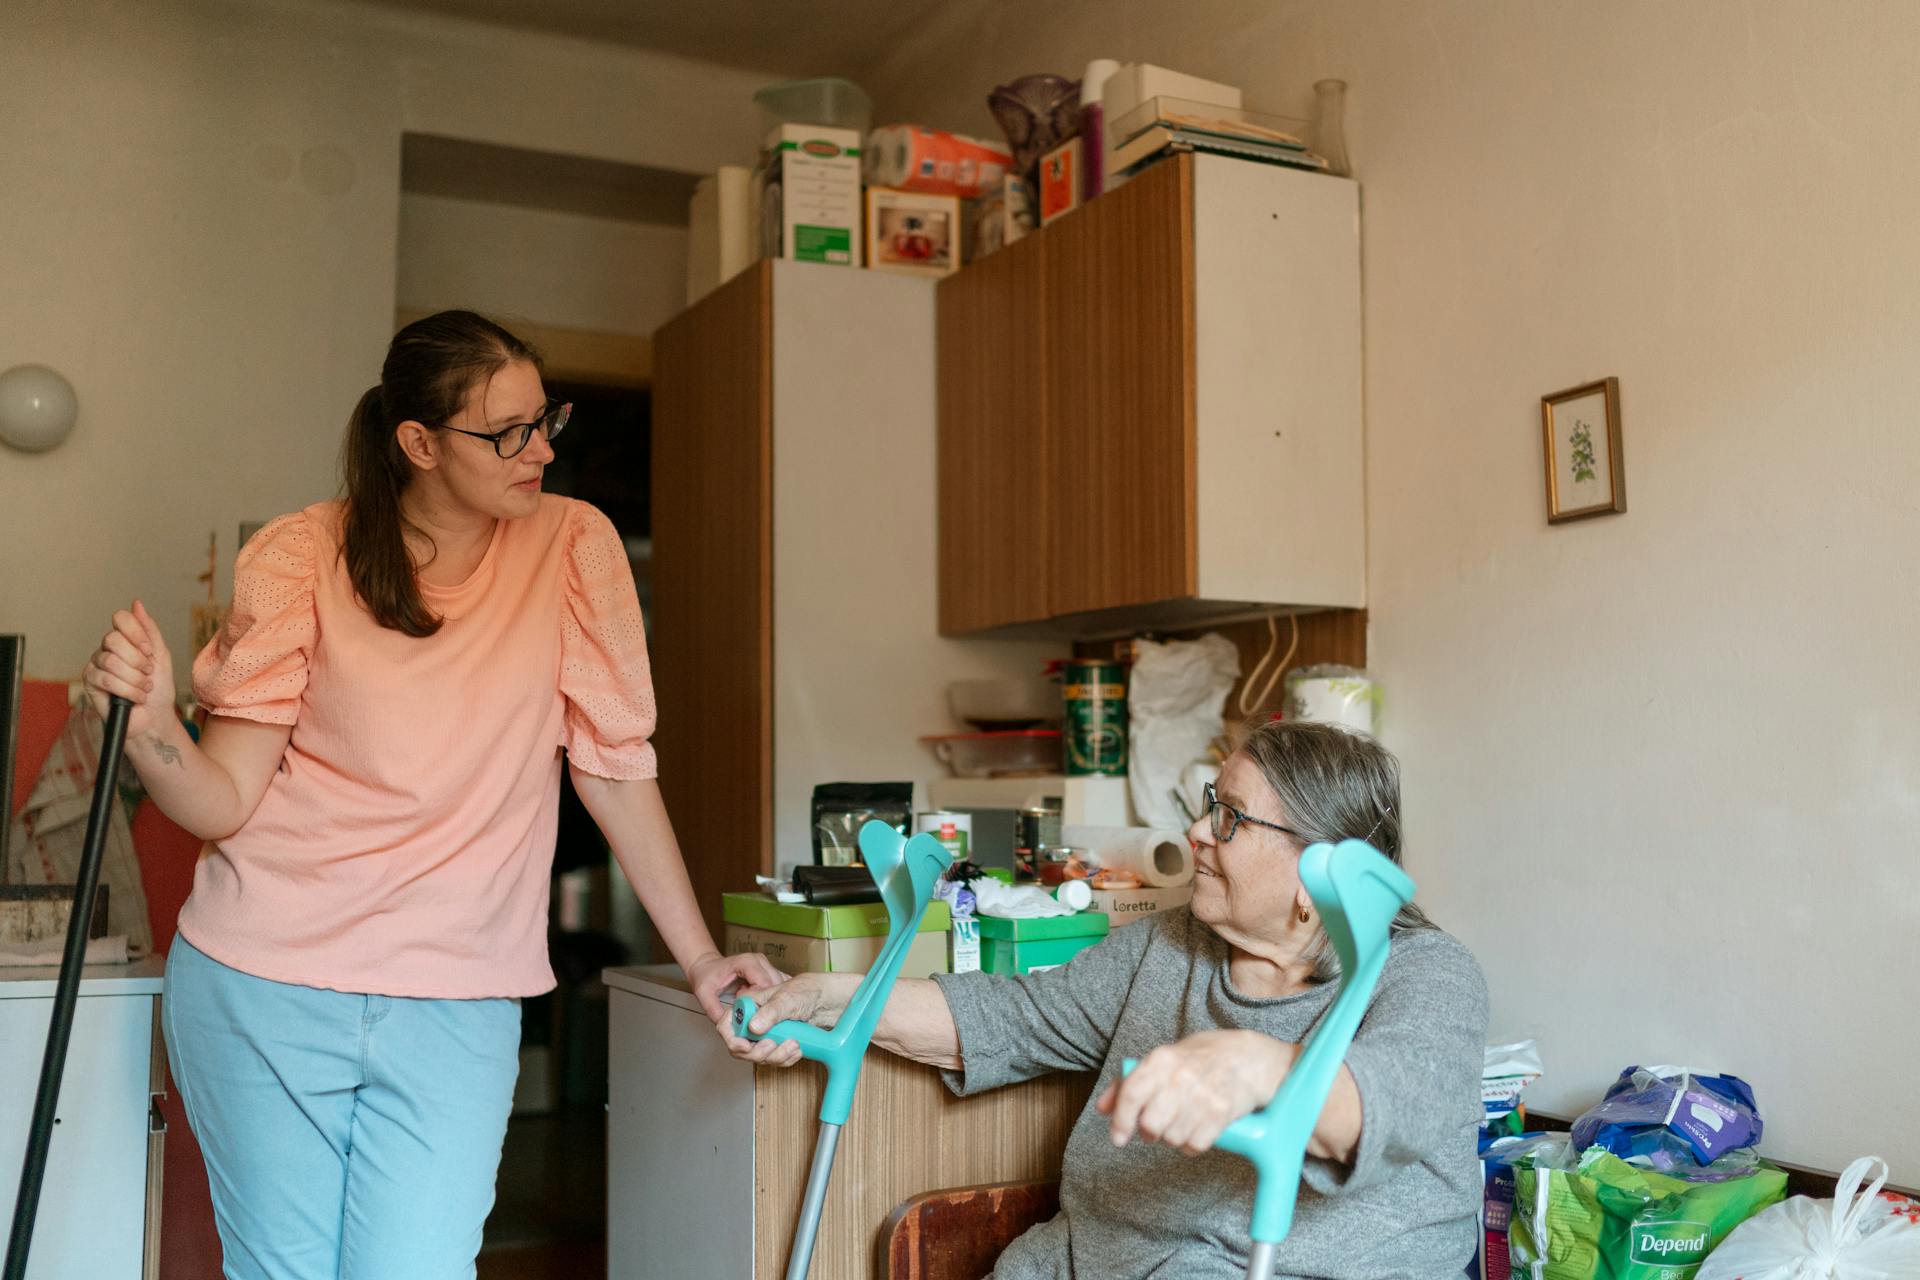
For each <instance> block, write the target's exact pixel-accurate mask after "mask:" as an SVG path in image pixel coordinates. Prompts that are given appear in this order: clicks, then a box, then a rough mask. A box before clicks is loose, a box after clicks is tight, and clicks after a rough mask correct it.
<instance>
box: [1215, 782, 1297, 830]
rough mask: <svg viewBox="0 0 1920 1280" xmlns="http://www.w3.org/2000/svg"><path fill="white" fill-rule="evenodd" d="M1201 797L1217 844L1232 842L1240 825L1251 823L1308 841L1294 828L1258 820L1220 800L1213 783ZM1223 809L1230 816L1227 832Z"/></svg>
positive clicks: (1261, 819) (1263, 819) (1262, 819)
mask: <svg viewBox="0 0 1920 1280" xmlns="http://www.w3.org/2000/svg"><path fill="white" fill-rule="evenodd" d="M1200 795H1201V799H1202V800H1203V801H1204V802H1205V804H1206V807H1207V808H1206V813H1207V827H1208V829H1209V830H1211V831H1212V832H1213V838H1214V840H1215V842H1217V843H1219V844H1227V843H1229V842H1231V841H1232V839H1233V837H1234V833H1235V832H1237V831H1239V830H1240V824H1241V823H1243V822H1247V823H1251V824H1252V825H1254V826H1256V827H1265V828H1266V829H1267V830H1269V831H1280V832H1284V833H1286V834H1287V835H1290V836H1297V837H1299V838H1300V839H1302V840H1305V839H1306V836H1305V835H1302V834H1301V833H1300V832H1298V831H1295V830H1294V829H1293V828H1292V827H1283V826H1281V825H1280V824H1279V823H1277V822H1268V821H1267V820H1266V819H1265V818H1256V817H1254V816H1253V815H1252V814H1250V813H1245V812H1243V811H1241V810H1239V809H1236V808H1234V807H1233V806H1232V805H1230V804H1228V803H1227V802H1226V801H1225V800H1222V799H1221V798H1220V796H1219V794H1218V793H1217V792H1215V791H1214V789H1213V784H1212V783H1211V782H1209V783H1208V784H1207V785H1206V786H1205V787H1204V788H1202V789H1201V793H1200ZM1223 809H1224V810H1225V811H1226V812H1227V813H1228V814H1229V815H1230V816H1229V818H1228V820H1227V829H1226V831H1225V832H1222V831H1221V830H1220V811H1221V810H1223Z"/></svg>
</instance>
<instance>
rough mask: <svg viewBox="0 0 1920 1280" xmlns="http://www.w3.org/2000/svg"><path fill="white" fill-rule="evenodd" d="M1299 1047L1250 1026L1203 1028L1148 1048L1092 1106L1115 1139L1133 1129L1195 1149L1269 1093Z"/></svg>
mask: <svg viewBox="0 0 1920 1280" xmlns="http://www.w3.org/2000/svg"><path fill="white" fill-rule="evenodd" d="M1299 1054H1300V1046H1298V1045H1295V1044H1288V1043H1287V1042H1286V1041H1284V1040H1276V1039H1274V1038H1273V1037H1272V1036H1269V1035H1264V1034H1262V1033H1261V1032H1258V1031H1203V1032H1201V1033H1199V1034H1198V1035H1191V1036H1188V1037H1187V1038H1186V1039H1184V1040H1176V1041H1175V1042H1174V1043H1172V1044H1169V1045H1162V1046H1161V1047H1160V1048H1158V1049H1155V1050H1154V1051H1153V1052H1152V1053H1149V1054H1148V1055H1147V1056H1146V1057H1145V1058H1143V1059H1141V1061H1140V1065H1139V1066H1138V1067H1135V1068H1134V1071H1133V1074H1132V1075H1129V1076H1124V1077H1121V1078H1119V1079H1116V1080H1115V1081H1114V1082H1113V1083H1112V1084H1111V1085H1109V1086H1107V1091H1106V1092H1105V1093H1103V1094H1101V1095H1100V1100H1099V1101H1098V1102H1096V1103H1095V1104H1094V1106H1095V1107H1096V1108H1098V1110H1099V1111H1100V1114H1102V1115H1104V1116H1107V1117H1109V1118H1110V1119H1111V1120H1112V1127H1111V1134H1112V1137H1113V1145H1114V1146H1116V1147H1124V1146H1126V1145H1127V1143H1128V1142H1129V1141H1131V1140H1132V1138H1133V1136H1134V1135H1135V1134H1136V1133H1137V1134H1139V1135H1140V1136H1141V1137H1143V1138H1146V1139H1148V1140H1150V1141H1153V1142H1163V1143H1165V1144H1166V1145H1167V1146H1170V1147H1175V1148H1178V1149H1179V1150H1180V1151H1183V1152H1185V1153H1186V1154H1187V1155H1190V1156H1195V1155H1199V1154H1200V1153H1201V1152H1202V1151H1206V1150H1208V1149H1210V1148H1211V1147H1212V1146H1213V1144H1214V1142H1215V1140H1216V1139H1218V1138H1219V1137H1220V1133H1221V1130H1223V1129H1225V1128H1226V1127H1227V1126H1228V1125H1230V1124H1232V1123H1233V1122H1234V1121H1235V1120H1238V1119H1239V1118H1240V1117H1241V1116H1244V1115H1247V1114H1248V1113H1249V1112H1252V1111H1255V1110H1257V1109H1259V1108H1260V1107H1263V1106H1265V1105H1266V1104H1267V1103H1268V1102H1269V1101H1271V1100H1272V1098H1273V1095H1274V1092H1275V1091H1276V1090H1277V1089H1279V1087H1280V1082H1281V1081H1282V1080H1284V1079H1286V1076H1287V1072H1288V1071H1290V1070H1292V1068H1293V1063H1294V1060H1295V1059H1296V1058H1298V1057H1299Z"/></svg>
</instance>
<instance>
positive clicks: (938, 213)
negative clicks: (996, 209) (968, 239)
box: [867, 187, 960, 278]
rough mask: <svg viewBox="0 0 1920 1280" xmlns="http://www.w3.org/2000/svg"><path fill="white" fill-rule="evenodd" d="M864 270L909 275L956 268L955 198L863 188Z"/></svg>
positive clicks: (957, 229) (957, 205)
mask: <svg viewBox="0 0 1920 1280" xmlns="http://www.w3.org/2000/svg"><path fill="white" fill-rule="evenodd" d="M867 266H868V267H869V268H870V269H872V270H874V271H892V272H896V273H898V274H900V275H909V276H932V277H936V278H937V277H940V276H950V275H952V274H953V273H954V272H956V271H958V270H959V269H960V198H959V197H958V196H936V195H927V194H924V193H922V192H917V191H894V190H891V189H890V188H887V187H869V188H867Z"/></svg>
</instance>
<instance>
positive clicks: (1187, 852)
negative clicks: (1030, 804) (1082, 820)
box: [1060, 826, 1193, 889]
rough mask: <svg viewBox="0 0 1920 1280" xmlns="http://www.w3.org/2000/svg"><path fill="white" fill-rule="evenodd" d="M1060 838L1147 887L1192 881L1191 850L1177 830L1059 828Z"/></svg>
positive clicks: (1165, 887)
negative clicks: (1136, 878) (1130, 873)
mask: <svg viewBox="0 0 1920 1280" xmlns="http://www.w3.org/2000/svg"><path fill="white" fill-rule="evenodd" d="M1060 839H1061V841H1062V842H1063V843H1064V844H1066V845H1067V846H1069V847H1070V848H1074V849H1085V850H1086V851H1087V856H1088V857H1089V858H1090V859H1091V860H1092V861H1093V862H1094V863H1096V864H1097V865H1099V866H1102V867H1111V868H1113V869H1114V870H1116V871H1131V872H1132V873H1133V874H1134V875H1136V876H1139V877H1140V883H1141V884H1143V885H1145V886H1147V887H1148V888H1149V889H1176V888H1179V887H1180V886H1181V885H1183V884H1189V883H1191V882H1192V880H1193V850H1192V849H1190V848H1189V847H1188V845H1187V838H1186V836H1184V835H1182V834H1181V833H1180V832H1178V831H1156V830H1154V829H1153V828H1151V827H1072V826H1068V827H1061V828H1060Z"/></svg>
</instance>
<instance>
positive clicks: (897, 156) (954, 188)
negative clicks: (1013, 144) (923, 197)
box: [862, 124, 1013, 200]
mask: <svg viewBox="0 0 1920 1280" xmlns="http://www.w3.org/2000/svg"><path fill="white" fill-rule="evenodd" d="M862 160H863V162H864V166H865V175H864V176H865V180H866V183H867V185H868V186H870V187H891V188H893V189H894V190H896V191H919V192H924V193H926V194H928V195H937V196H959V197H960V198H961V199H963V200H972V199H975V198H976V197H978V196H980V195H982V194H984V193H985V192H987V191H988V190H990V189H991V188H992V187H993V186H994V185H995V184H996V183H998V182H999V181H1000V179H1001V178H1002V177H1004V176H1005V175H1006V172H1007V170H1008V168H1009V167H1010V166H1011V165H1012V164H1013V157H1012V156H1011V155H1009V154H1008V153H1007V151H1006V149H1005V148H1004V147H996V146H994V145H993V144H992V143H989V142H982V141H980V140H979V139H977V138H967V137H962V136H961V135H959V134H957V133H946V132H944V131H942V130H939V129H923V128H921V127H920V126H918V125H911V124H889V125H882V126H881V127H880V128H878V129H875V130H874V131H873V132H872V133H870V134H868V135H867V142H866V154H865V155H864V156H863V157H862Z"/></svg>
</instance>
